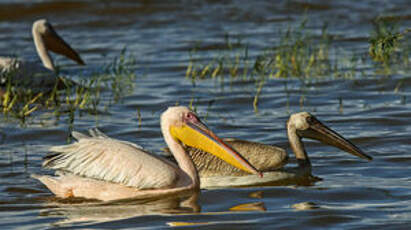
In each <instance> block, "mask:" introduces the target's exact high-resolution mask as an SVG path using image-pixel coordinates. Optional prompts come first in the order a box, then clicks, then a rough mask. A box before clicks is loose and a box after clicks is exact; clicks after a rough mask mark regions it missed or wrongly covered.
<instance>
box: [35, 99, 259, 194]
mask: <svg viewBox="0 0 411 230" xmlns="http://www.w3.org/2000/svg"><path fill="white" fill-rule="evenodd" d="M161 131H162V134H163V137H164V140H165V142H166V143H167V145H168V147H169V148H170V151H171V152H172V154H173V155H174V157H175V159H176V161H177V164H178V166H179V167H178V166H177V165H175V164H174V163H172V162H170V161H167V160H166V159H165V158H162V157H160V156H156V155H152V154H150V153H148V152H147V151H145V150H143V149H142V147H140V146H138V145H135V144H133V143H130V142H126V141H120V140H116V139H112V138H109V137H108V136H106V135H104V134H103V133H102V132H100V131H92V132H91V136H86V135H84V134H81V133H78V132H73V133H72V135H73V137H74V138H76V139H77V140H78V142H75V143H72V144H69V145H63V146H55V147H52V148H51V149H50V150H51V151H52V152H56V154H54V155H50V156H49V157H48V158H46V160H45V161H44V163H43V166H45V167H47V168H50V169H55V170H57V175H58V177H53V176H44V175H43V176H39V175H33V177H34V178H36V179H38V180H40V181H41V182H42V183H43V184H45V185H46V186H47V187H48V188H49V189H50V190H51V191H52V192H53V193H54V194H56V195H57V196H58V197H63V198H67V197H83V198H88V199H98V200H103V201H109V200H118V199H126V198H136V199H144V198H153V197H163V196H172V195H174V194H183V193H187V192H192V191H198V190H199V188H200V179H199V176H198V173H197V169H196V168H195V165H194V163H193V161H192V159H191V158H190V156H189V155H188V154H187V153H186V151H185V150H184V148H183V145H182V143H184V145H188V146H192V147H195V148H198V149H202V150H204V151H207V152H209V153H211V154H215V155H216V156H218V157H220V158H221V159H223V160H224V161H227V162H228V163H230V164H232V165H233V166H235V167H237V168H240V169H242V170H245V171H247V172H249V173H255V174H260V173H259V172H258V171H257V170H256V169H255V168H254V167H253V166H252V165H250V164H249V163H248V162H247V161H246V160H245V159H244V158H243V157H242V156H241V155H240V154H238V153H237V152H236V151H235V150H233V149H232V148H231V147H230V146H229V145H227V144H226V143H224V142H223V141H222V140H221V139H220V138H218V137H217V136H216V135H215V134H214V133H213V132H212V131H210V130H209V129H208V128H207V126H206V125H205V124H204V123H202V122H201V121H200V120H199V118H198V117H197V116H196V115H195V114H194V113H193V112H192V111H190V110H189V109H188V108H186V107H181V106H179V107H170V108H168V109H167V110H166V111H165V112H164V113H163V114H162V116H161ZM260 175H261V174H260Z"/></svg>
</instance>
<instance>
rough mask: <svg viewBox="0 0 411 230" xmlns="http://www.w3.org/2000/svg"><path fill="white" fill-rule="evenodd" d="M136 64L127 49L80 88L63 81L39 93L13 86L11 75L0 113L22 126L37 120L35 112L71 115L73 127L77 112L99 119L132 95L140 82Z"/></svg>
mask: <svg viewBox="0 0 411 230" xmlns="http://www.w3.org/2000/svg"><path fill="white" fill-rule="evenodd" d="M134 64H135V58H134V57H133V56H132V55H129V54H127V52H126V49H123V50H122V51H121V53H120V55H119V57H116V58H114V59H113V60H112V61H111V62H110V63H108V64H107V65H106V66H105V68H104V71H103V72H101V73H95V74H92V76H90V77H89V78H85V77H84V78H82V80H80V81H79V82H78V83H77V84H73V83H72V82H71V81H70V80H65V79H64V78H60V77H59V79H58V80H57V81H56V83H55V86H54V88H53V89H51V90H49V91H45V92H38V93H34V92H33V91H32V90H31V89H27V88H21V87H18V86H16V85H13V84H12V83H11V80H10V79H12V75H9V76H7V79H9V80H8V82H7V84H6V87H4V88H3V89H2V94H1V97H0V104H1V106H0V112H1V113H2V114H3V116H4V118H5V119H8V118H14V119H17V120H19V121H20V122H21V124H25V123H26V121H27V118H28V117H33V116H32V115H33V114H34V112H39V113H41V112H42V111H43V112H44V111H51V112H52V114H53V115H54V116H55V117H56V119H58V118H59V117H60V116H61V115H62V114H68V117H69V123H73V122H74V119H75V117H76V113H77V112H78V113H79V114H80V115H81V113H83V112H85V113H88V114H91V115H98V114H99V110H100V109H101V108H104V109H107V108H108V107H109V106H110V105H111V104H112V103H113V102H114V103H117V102H118V101H120V100H121V99H122V98H123V97H124V96H125V95H128V94H130V93H132V91H133V88H134V80H135V78H136V74H135V72H134ZM62 84H64V89H63V90H62V89H61V88H62V87H61V86H62ZM103 95H104V98H103ZM105 99H106V100H105ZM34 117H35V116H34Z"/></svg>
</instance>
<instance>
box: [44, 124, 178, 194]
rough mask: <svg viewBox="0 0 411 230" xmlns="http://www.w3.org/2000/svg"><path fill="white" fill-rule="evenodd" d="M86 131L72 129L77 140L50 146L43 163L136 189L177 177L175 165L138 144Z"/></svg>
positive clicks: (166, 184)
mask: <svg viewBox="0 0 411 230" xmlns="http://www.w3.org/2000/svg"><path fill="white" fill-rule="evenodd" d="M90 134H91V136H87V135H84V134H81V133H78V132H73V133H72V135H73V137H74V138H76V139H77V140H78V142H74V143H72V144H69V145H62V146H54V147H52V148H50V150H51V151H52V152H56V153H55V154H53V155H50V156H49V157H48V159H46V160H45V161H44V163H43V166H44V167H47V168H51V169H55V170H62V171H68V172H71V173H74V174H76V175H79V176H83V177H87V178H94V179H98V180H104V181H109V182H114V183H119V184H123V185H126V186H130V187H134V188H137V189H157V188H167V187H170V186H173V185H174V184H175V183H176V181H177V180H178V172H177V166H176V165H174V164H172V163H171V162H167V161H166V160H165V159H162V158H161V157H158V156H154V155H152V154H150V153H148V152H146V151H145V150H143V149H142V147H141V146H138V145H136V144H133V143H130V142H127V141H119V140H116V139H112V138H109V137H108V136H106V135H105V134H103V133H101V132H100V131H98V130H94V131H90Z"/></svg>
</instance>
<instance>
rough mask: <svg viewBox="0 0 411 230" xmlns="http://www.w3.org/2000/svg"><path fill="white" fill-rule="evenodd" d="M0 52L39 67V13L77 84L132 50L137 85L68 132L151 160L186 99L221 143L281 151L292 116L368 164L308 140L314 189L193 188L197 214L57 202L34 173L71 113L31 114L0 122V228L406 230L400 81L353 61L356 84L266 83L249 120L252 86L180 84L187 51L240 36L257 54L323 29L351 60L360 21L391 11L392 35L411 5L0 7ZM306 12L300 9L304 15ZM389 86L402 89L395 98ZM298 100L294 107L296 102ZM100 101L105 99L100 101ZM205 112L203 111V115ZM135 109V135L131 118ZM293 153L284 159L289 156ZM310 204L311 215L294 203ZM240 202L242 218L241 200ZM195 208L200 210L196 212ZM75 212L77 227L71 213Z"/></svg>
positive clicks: (406, 158) (170, 204)
mask: <svg viewBox="0 0 411 230" xmlns="http://www.w3.org/2000/svg"><path fill="white" fill-rule="evenodd" d="M0 4H1V7H0V19H1V20H0V54H1V55H9V54H17V55H18V56H21V57H24V58H26V59H33V60H34V59H36V58H37V56H36V53H35V49H34V46H33V44H32V40H31V29H30V27H31V23H32V22H33V21H34V20H35V19H38V18H43V17H45V18H48V19H49V20H50V21H51V22H52V23H53V24H54V25H55V27H56V30H57V31H58V32H59V33H60V34H61V36H62V37H63V38H65V40H67V41H69V43H70V44H71V45H72V47H74V48H75V49H77V50H78V51H79V53H80V54H81V55H82V57H83V59H84V60H85V61H86V63H87V66H86V67H84V68H82V67H77V66H75V65H74V64H73V63H71V62H70V61H68V60H65V59H64V58H57V59H56V60H57V62H58V63H59V64H60V65H63V66H64V69H65V71H66V73H68V74H70V75H72V76H74V78H82V77H84V78H87V77H89V75H88V74H89V73H91V72H94V71H99V70H100V69H101V68H102V66H104V65H105V64H106V63H108V62H109V61H110V60H111V59H112V58H113V57H116V56H118V54H119V52H120V50H121V49H123V48H124V46H126V47H127V50H128V51H129V52H130V53H133V54H135V56H136V58H137V63H136V65H135V66H134V67H135V70H136V73H137V75H138V77H137V78H136V80H135V83H136V84H135V87H134V90H133V92H132V93H131V94H130V95H127V96H126V97H125V98H124V100H123V101H122V103H117V104H114V105H112V106H111V107H110V108H109V109H108V110H107V112H104V113H101V114H100V115H99V116H98V117H96V116H94V115H88V114H82V116H77V117H76V120H75V122H74V128H75V130H78V131H85V130H86V129H88V128H92V127H95V126H98V127H99V128H100V129H101V130H103V131H104V132H106V133H107V134H108V135H110V136H112V137H115V138H119V139H123V140H128V141H133V142H136V143H138V144H140V145H143V146H144V147H146V148H147V149H149V150H151V151H154V152H160V148H162V147H164V143H163V140H162V137H161V133H160V130H159V125H158V121H159V116H160V114H161V112H162V111H163V110H164V109H165V108H166V107H167V106H170V105H174V104H176V103H180V104H183V105H188V104H189V103H190V101H192V100H193V99H194V104H195V105H196V108H197V111H198V112H199V113H200V116H201V117H203V118H205V119H206V122H207V124H208V125H209V126H210V127H211V128H212V129H213V130H214V131H215V132H216V133H218V134H219V135H220V136H224V137H236V138H241V139H247V140H252V141H258V142H264V143H272V144H277V145H280V146H283V147H287V139H286V133H285V129H284V127H285V122H286V120H287V118H288V116H289V114H290V113H292V112H298V111H302V110H306V111H309V112H312V113H313V114H315V115H316V116H317V118H318V119H320V120H321V121H323V122H325V123H326V124H327V125H329V126H330V127H332V128H333V129H334V130H337V131H338V132H339V133H341V134H342V135H343V136H345V137H347V138H349V139H350V140H352V141H353V142H354V143H355V144H356V145H358V146H359V147H360V148H361V149H362V150H363V151H364V152H366V153H367V154H370V155H372V156H373V157H374V160H373V161H372V162H365V161H362V160H359V159H356V158H354V157H352V156H349V155H347V154H346V153H344V152H342V151H340V150H337V149H334V148H332V147H328V146H324V145H322V144H318V143H316V142H310V141H308V142H307V144H306V146H307V149H308V152H309V155H310V157H311V159H312V163H313V174H314V175H316V176H319V177H321V178H323V181H320V182H317V183H315V184H314V185H312V186H278V187H261V188H259V187H257V188H242V189H219V190H210V191H202V193H201V195H200V196H199V200H198V205H199V206H198V207H192V206H190V207H188V208H187V207H182V205H181V203H180V202H178V201H175V200H167V201H162V202H160V203H154V204H151V203H149V204H138V203H133V202H130V203H122V204H103V205H102V204H99V203H91V204H89V203H87V204H84V203H83V201H61V200H59V199H55V198H53V196H52V195H51V193H50V192H49V191H48V190H47V189H46V188H45V187H44V186H43V185H41V184H40V183H39V182H38V181H36V180H34V179H32V178H30V176H29V175H30V174H32V173H49V172H47V171H46V170H44V169H42V168H41V162H42V157H43V156H44V155H45V154H46V153H47V149H48V148H49V147H50V146H52V145H57V144H64V143H66V140H67V136H68V130H69V125H68V123H69V122H68V119H69V118H68V117H67V116H62V117H60V119H59V120H55V119H53V118H50V116H45V115H44V114H43V115H42V116H40V117H36V118H33V119H29V122H28V124H27V125H26V126H21V125H19V123H18V122H13V121H9V122H6V121H5V120H4V119H2V120H3V122H2V123H1V129H0V143H1V145H0V175H1V176H0V190H1V193H0V227H1V228H2V229H11V228H20V229H49V228H59V227H65V228H68V229H79V228H86V229H100V228H108V229H120V228H130V229H131V228H133V229H134V228H137V227H141V228H151V227H152V228H166V227H167V226H168V224H170V223H171V222H188V223H197V224H196V225H194V228H195V229H202V228H203V229H209V228H213V229H222V228H225V229H234V228H235V229H257V228H261V229H263V228H264V229H266V228H267V227H269V228H277V227H278V228H285V229H296V228H301V227H303V228H313V229H314V228H320V227H322V228H329V229H339V228H354V229H356V228H361V229H363V228H367V229H368V228H371V227H372V228H375V229H390V228H392V229H405V228H407V227H408V225H409V224H410V223H411V222H410V219H411V208H410V205H411V202H410V198H411V181H410V177H409V164H410V162H411V155H410V153H409V152H410V150H411V147H410V146H409V141H408V140H409V139H410V137H411V135H410V133H411V132H410V128H409V127H411V120H410V119H409V117H410V115H411V107H410V105H409V98H410V96H411V95H410V93H409V92H411V91H410V84H409V83H410V76H411V75H410V72H409V71H408V72H407V71H403V72H400V73H398V74H394V75H389V76H384V75H382V74H379V73H376V69H375V67H374V66H373V65H365V66H358V67H357V68H358V69H357V70H356V71H358V72H360V71H363V72H365V73H366V74H365V77H356V78H354V79H351V80H342V79H335V78H322V79H319V80H311V81H301V80H299V79H271V80H269V81H267V82H266V84H265V86H264V87H263V89H262V91H261V95H260V98H259V105H258V113H256V112H255V111H254V108H253V100H254V95H255V93H256V89H255V83H254V82H253V81H245V82H243V81H236V82H234V83H231V84H230V82H229V81H227V82H225V84H224V88H222V87H221V85H220V83H218V82H215V81H214V80H203V81H197V82H196V86H195V87H193V85H192V83H191V81H190V80H189V79H185V78H184V76H185V72H186V67H187V65H188V63H189V51H190V50H192V49H193V48H194V47H195V46H198V44H200V47H201V49H199V51H198V53H199V54H200V55H201V54H204V57H205V59H207V57H208V58H209V57H212V55H213V54H218V52H220V51H219V50H218V47H221V46H223V44H224V43H225V40H224V37H225V35H226V34H229V35H230V36H231V37H232V38H233V39H234V40H235V39H237V38H241V39H242V41H244V42H247V43H248V44H249V47H250V55H251V56H252V57H255V55H256V54H258V53H259V52H261V51H262V50H263V49H264V48H267V47H270V46H273V44H275V43H276V42H278V41H279V39H280V37H279V33H278V31H279V30H285V29H286V28H287V26H289V25H298V24H299V23H300V21H301V20H302V19H303V18H304V17H307V18H309V26H308V27H309V29H311V31H312V33H314V34H318V35H319V34H320V31H321V27H322V25H323V23H324V22H325V20H326V21H327V22H328V28H329V33H330V34H332V35H334V36H336V37H337V38H338V39H337V40H338V42H337V44H338V45H340V47H343V48H341V49H344V50H345V51H348V52H354V53H361V52H364V51H366V50H367V49H368V43H367V40H368V35H369V31H370V30H371V29H372V26H371V24H370V22H371V20H373V19H374V18H375V17H376V16H379V15H392V16H395V17H396V18H397V19H399V26H400V28H401V29H404V28H406V27H407V26H409V25H410V18H411V17H410V15H411V8H410V7H409V1H406V0H403V1H401V0H399V1H344V2H341V1H332V2H329V1H310V3H304V2H303V1H283V2H279V3H278V2H271V1H258V2H252V3H250V2H249V1H222V2H220V1H195V3H191V2H189V1H174V2H173V3H172V4H169V3H167V2H166V1H165V2H162V1H141V2H139V3H134V1H122V2H121V3H119V2H114V1H113V2H109V1H80V2H65V1H31V2H30V3H26V1H1V2H0ZM306 7H308V8H309V10H308V11H305V8H306ZM396 88H399V90H395V89H396ZM302 98H303V102H304V103H301V100H302ZM103 100H107V99H103ZM210 105H211V106H210ZM137 109H139V111H140V113H141V126H139V121H138V118H137V112H136V111H137ZM289 152H290V151H289ZM302 202H313V203H314V204H315V205H316V207H317V208H316V209H311V210H301V211H298V210H297V209H295V208H293V205H294V204H298V203H302ZM244 204H249V206H250V207H249V208H248V210H246V211H244V210H243V211H236V210H238V208H237V209H236V208H234V209H233V207H236V206H238V205H244ZM197 211H199V212H197ZM79 217H80V218H79Z"/></svg>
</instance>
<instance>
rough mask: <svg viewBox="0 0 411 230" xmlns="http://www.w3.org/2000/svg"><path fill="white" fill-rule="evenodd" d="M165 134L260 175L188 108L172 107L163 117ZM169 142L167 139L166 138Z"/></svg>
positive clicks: (162, 122)
mask: <svg viewBox="0 0 411 230" xmlns="http://www.w3.org/2000/svg"><path fill="white" fill-rule="evenodd" d="M161 128H162V132H163V134H165V135H166V134H170V135H171V137H172V139H173V140H174V141H177V142H181V143H183V144H185V145H188V146H191V147H194V148H198V149H201V150H203V151H206V152H208V153H211V154H213V155H215V156H217V157H219V158H221V159H222V160H224V161H226V162H227V163H229V164H231V165H233V166H234V167H237V168H239V169H242V170H244V171H246V172H249V173H253V174H259V175H260V176H262V174H261V173H260V172H258V171H257V170H256V169H255V168H254V167H253V166H252V165H251V164H250V163H249V162H248V161H247V160H246V159H245V158H244V157H243V156H241V155H240V154H239V153H238V152H237V151H235V150H234V149H233V148H231V147H230V146H229V145H228V144H226V143H225V142H224V141H223V140H221V139H220V138H219V137H217V135H215V134H214V133H213V132H212V131H211V130H210V129H209V128H208V127H207V126H206V125H205V124H204V123H202V122H201V121H200V119H199V118H198V117H197V115H196V114H195V113H194V112H192V111H191V110H189V109H188V108H187V107H183V106H176V107H170V108H168V109H167V111H165V112H164V113H163V114H162V115H161ZM165 139H166V141H167V137H165Z"/></svg>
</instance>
